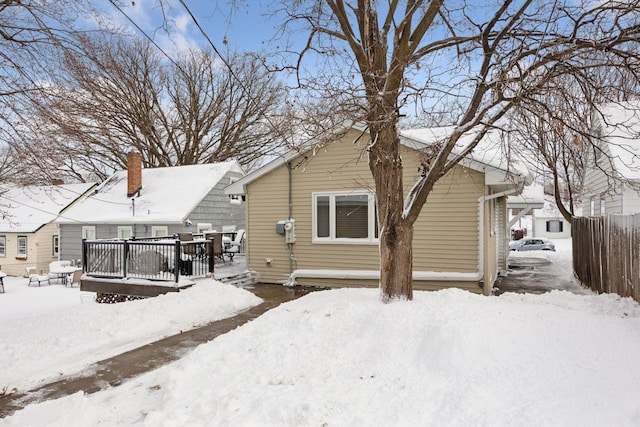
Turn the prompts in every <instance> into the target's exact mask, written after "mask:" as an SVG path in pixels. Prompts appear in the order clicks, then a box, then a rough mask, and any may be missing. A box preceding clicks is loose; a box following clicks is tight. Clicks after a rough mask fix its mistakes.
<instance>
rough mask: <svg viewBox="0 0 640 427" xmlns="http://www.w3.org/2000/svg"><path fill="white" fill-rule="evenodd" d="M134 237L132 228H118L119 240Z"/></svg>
mask: <svg viewBox="0 0 640 427" xmlns="http://www.w3.org/2000/svg"><path fill="white" fill-rule="evenodd" d="M132 235H133V231H132V230H131V227H118V238H120V239H130V238H131V236H132Z"/></svg>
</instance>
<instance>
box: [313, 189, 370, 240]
mask: <svg viewBox="0 0 640 427" xmlns="http://www.w3.org/2000/svg"><path fill="white" fill-rule="evenodd" d="M313 221H314V225H313V230H314V233H313V234H314V235H313V240H314V241H315V242H318V243H320V242H344V243H368V242H377V239H378V223H377V217H376V203H375V196H374V195H373V194H371V193H370V192H368V191H354V192H349V193H315V194H314V195H313Z"/></svg>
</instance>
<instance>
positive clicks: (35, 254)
mask: <svg viewBox="0 0 640 427" xmlns="http://www.w3.org/2000/svg"><path fill="white" fill-rule="evenodd" d="M0 234H1V233H0ZM53 234H57V228H56V226H55V224H54V223H49V224H47V225H45V226H44V227H42V228H40V229H39V230H38V231H37V232H36V233H5V234H2V235H3V236H6V238H7V253H6V256H5V257H4V258H1V257H0V267H1V268H2V271H3V272H4V273H7V274H8V275H9V276H22V275H24V274H25V268H26V267H35V268H36V270H38V271H40V270H42V271H43V272H44V273H46V272H48V271H49V263H50V262H51V261H55V260H56V259H57V258H56V257H54V256H53V248H52V235H53ZM18 236H26V237H27V257H26V258H17V248H18V243H17V242H18Z"/></svg>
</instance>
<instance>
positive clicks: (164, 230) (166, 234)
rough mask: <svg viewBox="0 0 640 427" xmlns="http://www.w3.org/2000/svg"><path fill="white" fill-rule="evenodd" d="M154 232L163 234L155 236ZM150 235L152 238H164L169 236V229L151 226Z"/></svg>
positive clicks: (164, 226)
mask: <svg viewBox="0 0 640 427" xmlns="http://www.w3.org/2000/svg"><path fill="white" fill-rule="evenodd" d="M156 231H161V232H164V234H163V235H162V236H156ZM151 235H152V236H153V237H164V236H168V235H169V227H167V226H166V225H152V226H151Z"/></svg>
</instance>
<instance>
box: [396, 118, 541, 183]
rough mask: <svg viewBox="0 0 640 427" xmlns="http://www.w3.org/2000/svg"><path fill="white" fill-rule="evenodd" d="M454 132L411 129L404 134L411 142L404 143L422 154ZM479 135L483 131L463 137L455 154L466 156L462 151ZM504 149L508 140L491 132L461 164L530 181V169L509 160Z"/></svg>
mask: <svg viewBox="0 0 640 427" xmlns="http://www.w3.org/2000/svg"><path fill="white" fill-rule="evenodd" d="M454 130H455V127H454V126H444V127H435V128H419V129H407V130H403V131H400V136H401V137H404V138H407V139H408V141H403V144H404V145H407V146H409V147H411V148H415V149H417V150H420V149H424V148H425V147H427V146H429V145H432V144H436V143H439V142H441V141H444V140H445V139H446V138H448V137H449V135H451V134H452V133H453V131H454ZM478 132H479V130H478V131H474V130H471V131H469V132H467V133H465V134H464V135H462V137H461V138H460V139H459V141H458V143H457V144H456V146H455V148H454V149H453V153H452V154H453V155H456V154H458V153H460V152H462V150H463V149H464V148H465V147H466V146H468V145H469V143H470V142H472V140H473V138H475V137H476V135H477V134H478ZM504 147H505V143H504V138H503V137H502V136H501V134H500V131H499V130H497V129H494V130H489V132H487V134H486V135H485V136H484V137H483V138H482V139H481V140H480V142H479V143H478V145H476V147H475V148H474V149H473V151H472V152H471V153H470V154H468V155H467V156H465V158H464V159H463V160H462V162H461V163H462V164H463V165H465V166H467V167H469V168H471V169H476V170H480V171H483V172H486V171H487V167H489V168H491V169H494V170H501V171H504V172H508V173H510V174H512V175H514V176H518V177H523V178H525V177H528V176H529V171H528V169H527V168H526V166H525V165H524V164H523V163H522V162H520V161H518V160H516V159H515V158H509V157H508V156H507V154H506V153H505V150H504Z"/></svg>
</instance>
